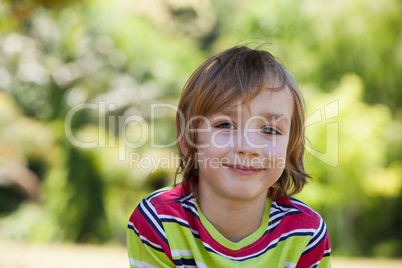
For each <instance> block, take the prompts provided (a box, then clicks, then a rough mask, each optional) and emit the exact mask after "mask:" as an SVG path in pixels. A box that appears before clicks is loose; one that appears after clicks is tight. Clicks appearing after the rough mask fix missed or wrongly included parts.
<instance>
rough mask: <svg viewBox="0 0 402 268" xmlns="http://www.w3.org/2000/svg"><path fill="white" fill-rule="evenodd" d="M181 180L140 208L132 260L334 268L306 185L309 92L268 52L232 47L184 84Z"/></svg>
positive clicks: (134, 219) (139, 263) (131, 237)
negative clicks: (305, 198) (304, 196)
mask: <svg viewBox="0 0 402 268" xmlns="http://www.w3.org/2000/svg"><path fill="white" fill-rule="evenodd" d="M176 128H177V133H178V139H179V143H178V149H179V154H180V157H181V160H182V161H181V164H180V167H179V169H178V172H177V174H178V173H181V174H182V175H183V181H182V183H180V184H179V185H177V186H176V187H175V188H173V189H164V190H160V191H157V192H155V193H153V194H151V195H149V196H148V197H147V198H145V199H144V200H143V201H142V202H141V203H140V204H139V205H138V207H137V208H136V210H135V211H134V212H133V214H132V216H131V218H130V221H129V224H128V228H129V229H128V234H127V245H128V252H129V257H130V265H131V267H253V268H255V267H275V268H276V267H278V268H281V267H330V266H331V264H330V258H329V256H330V252H331V249H330V241H329V236H328V232H327V229H326V226H325V223H324V221H323V220H322V219H321V217H320V216H319V215H318V214H317V213H316V212H315V211H313V210H312V209H311V208H309V207H308V206H307V205H305V204H304V203H302V202H300V201H298V200H296V199H292V198H290V196H291V195H293V194H296V193H298V192H300V191H301V190H302V188H303V187H304V185H305V184H306V178H308V177H309V176H308V174H306V172H305V171H304V166H303V153H304V106H303V98H302V95H301V93H300V90H299V89H298V87H297V85H296V83H295V81H294V80H293V79H292V77H291V76H290V75H289V73H288V71H287V70H286V69H285V67H283V66H282V65H281V64H280V63H278V62H277V61H276V59H275V58H274V57H273V56H272V55H271V54H270V53H268V52H266V51H263V50H258V49H250V48H247V47H234V48H231V49H229V50H226V51H224V52H222V53H220V54H218V55H216V56H214V57H212V58H210V59H209V60H207V61H206V62H205V63H204V64H202V65H201V66H200V67H199V68H198V69H197V70H196V71H195V72H194V73H193V75H192V76H191V77H190V79H189V80H188V81H187V83H186V85H185V88H184V90H183V93H182V96H181V99H180V103H179V106H178V113H177V117H176Z"/></svg>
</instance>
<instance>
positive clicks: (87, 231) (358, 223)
mask: <svg viewBox="0 0 402 268" xmlns="http://www.w3.org/2000/svg"><path fill="white" fill-rule="evenodd" d="M401 11H402V3H401V2H400V1H397V0H385V1H374V0H370V1H365V0H358V1H350V2H345V1H329V0H326V1H320V2H317V1H312V0H306V1H296V0H286V1H263V0H252V1H238V0H235V1H229V0H219V1H218V0H210V1H205V0H198V1H186V0H182V1H173V0H152V1H151V0H139V1H123V0H118V1H106V0H92V1H85V2H80V1H63V0H59V1H39V0H35V1H33V0H32V1H29V0H26V1H10V0H8V1H6V0H2V1H0V90H1V91H0V238H12V239H21V240H27V241H43V242H49V241H76V242H82V243H104V242H117V243H122V244H124V243H125V226H126V223H127V220H128V217H129V215H130V213H131V211H132V210H133V209H134V207H135V206H136V205H137V203H138V202H139V200H140V199H141V198H142V197H143V196H144V195H145V194H147V193H149V192H150V191H152V190H153V189H156V188H159V187H162V186H164V185H167V184H171V183H172V181H173V173H174V170H175V166H176V164H177V158H175V152H176V149H175V146H174V145H172V146H171V147H169V148H155V146H153V145H155V144H159V145H160V144H168V143H174V141H175V135H176V133H175V127H174V116H175V114H174V111H173V109H171V108H169V107H168V106H165V107H160V106H157V107H155V106H152V105H155V104H156V105H157V104H171V105H175V104H177V102H178V98H179V96H180V93H181V89H182V87H183V85H184V83H185V81H186V79H187V78H188V77H189V76H190V74H191V73H192V72H193V71H194V70H195V68H196V67H198V65H199V64H201V63H202V62H203V61H204V60H205V59H206V58H208V57H209V56H211V55H213V54H215V53H217V52H219V51H221V50H223V49H225V48H228V47H231V46H233V45H237V44H245V43H251V44H256V45H258V44H261V43H264V42H267V41H268V42H272V43H273V44H272V45H271V46H269V49H270V50H272V51H274V53H275V54H276V55H277V56H278V57H279V58H280V59H282V61H283V62H284V64H285V65H286V66H287V67H288V68H289V69H290V70H292V72H293V73H294V74H295V75H296V77H297V78H298V80H299V81H300V84H301V85H302V90H303V92H304V94H305V99H306V103H307V108H308V113H307V117H308V120H307V122H308V124H307V127H306V131H307V136H308V138H309V141H310V143H308V149H307V150H308V153H307V154H306V166H307V169H308V171H309V172H310V173H311V174H312V176H313V177H314V180H313V181H311V183H310V184H309V185H308V186H307V187H306V188H305V190H304V191H303V193H301V194H300V195H299V196H298V197H299V198H301V199H302V200H304V201H306V202H307V203H308V204H310V205H311V206H312V207H314V208H315V209H317V210H318V211H319V212H320V213H321V214H322V215H323V217H324V219H325V220H326V222H327V225H328V229H329V231H330V235H331V239H332V244H333V251H334V253H335V254H344V255H351V256H356V255H363V256H382V257H401V256H402V250H401V248H402V242H401V241H402V196H401V193H402V91H401V90H400V87H401V86H402V76H401V75H400V74H401V73H402V35H401V32H402V29H401V28H402V16H400V14H402V13H401ZM83 103H87V104H93V105H94V106H90V107H86V108H82V109H77V110H76V112H75V113H72V112H71V111H73V110H74V109H75V108H77V107H80V106H79V105H82V104H83ZM77 105H78V106H77ZM91 107H92V108H91ZM152 107H153V108H152ZM136 116H137V117H136ZM139 117H141V118H143V119H144V121H141V120H138V118H139ZM67 118H70V119H71V125H70V124H69V123H68V120H66V119H67ZM130 119H131V121H130ZM124 120H126V121H124ZM66 122H67V123H66ZM70 127H71V133H70V134H71V135H70V136H69V135H68V133H67V132H66V129H70ZM74 141H81V142H84V143H85V144H87V145H88V144H89V143H91V142H95V143H96V146H94V147H93V148H82V146H77V143H74ZM133 144H134V145H135V144H137V145H138V146H133ZM139 145H141V146H139ZM151 157H153V158H154V159H158V158H159V159H162V158H163V159H168V161H167V162H163V163H162V162H160V163H158V165H157V166H158V167H159V168H158V169H156V170H154V169H153V166H152V165H151V163H147V162H145V160H146V159H151ZM140 158H141V159H145V160H144V161H143V162H142V163H141V164H142V165H143V168H141V167H139V166H138V162H139V160H140ZM148 164H149V165H148ZM144 165H145V166H147V165H148V168H144Z"/></svg>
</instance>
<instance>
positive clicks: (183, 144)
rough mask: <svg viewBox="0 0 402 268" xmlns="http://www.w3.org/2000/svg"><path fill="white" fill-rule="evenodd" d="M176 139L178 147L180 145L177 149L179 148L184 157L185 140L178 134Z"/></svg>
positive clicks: (185, 149) (185, 153)
mask: <svg viewBox="0 0 402 268" xmlns="http://www.w3.org/2000/svg"><path fill="white" fill-rule="evenodd" d="M177 139H178V140H179V141H178V142H179V145H180V146H179V147H180V150H181V152H182V153H183V154H184V155H187V153H188V149H187V143H186V138H185V137H183V135H181V134H180V135H179V136H178V137H177Z"/></svg>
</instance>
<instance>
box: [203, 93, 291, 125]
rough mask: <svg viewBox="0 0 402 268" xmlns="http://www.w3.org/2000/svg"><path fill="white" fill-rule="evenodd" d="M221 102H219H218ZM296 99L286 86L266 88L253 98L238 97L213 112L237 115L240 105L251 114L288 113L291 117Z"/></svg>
mask: <svg viewBox="0 0 402 268" xmlns="http://www.w3.org/2000/svg"><path fill="white" fill-rule="evenodd" d="M217 103H219V102H217ZM293 103H294V100H293V95H292V92H291V90H290V89H289V88H288V87H287V86H285V87H284V88H277V89H272V88H269V89H265V90H263V91H262V92H260V93H259V94H258V95H256V96H254V97H253V98H251V99H250V98H249V97H247V96H246V97H240V96H239V97H237V98H235V99H234V100H233V101H232V102H231V103H228V104H227V105H221V106H220V107H219V109H216V110H215V111H214V112H212V113H209V115H212V114H217V113H220V114H224V115H228V116H232V115H235V114H236V113H237V110H238V109H239V107H243V108H242V109H244V108H245V109H246V110H247V111H248V112H249V113H250V114H251V115H258V114H267V115H269V114H272V115H278V114H282V115H286V116H287V117H288V118H289V119H290V117H291V115H292V113H293V109H294V104H293Z"/></svg>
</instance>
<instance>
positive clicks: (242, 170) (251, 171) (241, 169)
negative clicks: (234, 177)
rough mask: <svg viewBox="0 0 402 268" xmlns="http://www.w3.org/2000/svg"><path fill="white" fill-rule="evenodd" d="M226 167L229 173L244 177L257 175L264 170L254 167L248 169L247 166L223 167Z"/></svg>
mask: <svg viewBox="0 0 402 268" xmlns="http://www.w3.org/2000/svg"><path fill="white" fill-rule="evenodd" d="M225 166H226V167H228V168H229V169H230V170H231V171H233V172H236V173H239V174H244V175H252V174H257V173H259V172H261V171H262V170H264V169H263V168H256V167H249V166H239V165H225Z"/></svg>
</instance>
